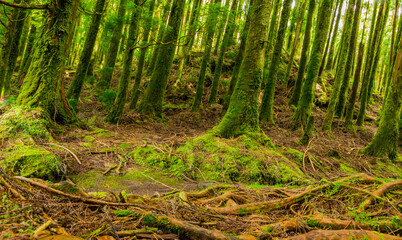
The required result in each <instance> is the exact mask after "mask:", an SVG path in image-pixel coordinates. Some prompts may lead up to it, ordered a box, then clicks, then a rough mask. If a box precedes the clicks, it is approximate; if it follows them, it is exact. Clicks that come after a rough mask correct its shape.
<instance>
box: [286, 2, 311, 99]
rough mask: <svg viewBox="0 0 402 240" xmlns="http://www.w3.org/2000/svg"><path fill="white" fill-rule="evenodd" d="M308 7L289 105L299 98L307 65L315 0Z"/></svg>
mask: <svg viewBox="0 0 402 240" xmlns="http://www.w3.org/2000/svg"><path fill="white" fill-rule="evenodd" d="M309 1H310V2H309V7H308V13H307V22H306V29H305V33H304V39H303V47H302V52H301V56H300V64H299V70H298V72H297V79H296V82H295V86H294V88H293V92H292V97H291V98H290V100H289V105H294V106H297V105H298V104H297V103H298V102H299V98H300V93H301V89H302V86H303V80H304V72H305V69H306V66H307V58H308V56H307V53H308V50H309V48H310V39H311V27H312V25H313V16H314V10H315V0H309Z"/></svg>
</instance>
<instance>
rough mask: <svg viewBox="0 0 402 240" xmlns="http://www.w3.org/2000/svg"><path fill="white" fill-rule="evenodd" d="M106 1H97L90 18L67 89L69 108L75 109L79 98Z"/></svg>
mask: <svg viewBox="0 0 402 240" xmlns="http://www.w3.org/2000/svg"><path fill="white" fill-rule="evenodd" d="M105 2H106V0H97V1H96V4H95V8H94V14H93V15H92V18H91V24H90V25H89V29H88V32H87V37H86V39H85V43H84V48H83V50H82V52H81V57H80V62H79V64H78V68H77V72H76V73H75V75H74V78H73V80H72V82H71V84H70V86H69V87H68V90H67V94H66V96H67V98H68V99H69V101H70V104H71V106H72V107H73V108H74V109H76V108H77V105H78V98H79V97H80V94H81V90H82V86H83V84H84V81H85V77H86V73H87V69H88V66H89V63H90V61H91V57H92V52H93V49H94V46H95V41H96V37H97V35H98V30H99V25H100V21H101V19H102V15H103V8H104V6H105Z"/></svg>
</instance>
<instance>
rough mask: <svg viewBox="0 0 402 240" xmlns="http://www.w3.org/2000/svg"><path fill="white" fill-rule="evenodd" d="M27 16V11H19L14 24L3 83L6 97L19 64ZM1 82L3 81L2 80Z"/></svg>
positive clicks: (2, 93)
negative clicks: (21, 41) (17, 63)
mask: <svg viewBox="0 0 402 240" xmlns="http://www.w3.org/2000/svg"><path fill="white" fill-rule="evenodd" d="M26 16H27V11H26V10H18V14H17V19H16V21H15V23H14V24H13V28H14V30H13V36H12V41H11V45H10V49H9V51H10V52H9V55H8V59H7V63H6V64H7V67H6V72H5V75H4V81H3V83H4V84H3V90H2V92H1V96H4V94H5V93H9V91H10V85H11V80H12V79H11V78H12V76H13V73H14V69H15V65H16V62H17V58H18V52H19V51H18V50H19V48H20V40H21V35H22V30H23V29H24V25H25V18H26ZM0 82H1V80H0Z"/></svg>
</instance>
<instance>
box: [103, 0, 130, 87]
mask: <svg viewBox="0 0 402 240" xmlns="http://www.w3.org/2000/svg"><path fill="white" fill-rule="evenodd" d="M126 2H127V0H120V4H119V10H118V12H117V18H116V25H115V27H114V29H113V34H112V38H111V39H110V44H109V48H108V52H107V55H106V59H105V66H104V67H103V68H102V71H101V77H100V79H99V81H98V83H97V86H96V89H97V91H98V92H99V93H101V92H103V91H105V90H106V89H109V88H110V82H111V81H112V76H113V72H114V67H115V65H116V59H117V54H118V52H119V51H118V50H119V45H120V39H121V37H122V30H123V25H124V16H125V15H126Z"/></svg>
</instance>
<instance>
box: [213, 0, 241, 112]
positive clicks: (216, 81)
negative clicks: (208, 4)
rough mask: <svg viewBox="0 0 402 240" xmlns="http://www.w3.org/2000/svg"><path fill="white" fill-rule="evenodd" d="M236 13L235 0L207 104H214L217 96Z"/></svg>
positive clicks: (235, 0)
mask: <svg viewBox="0 0 402 240" xmlns="http://www.w3.org/2000/svg"><path fill="white" fill-rule="evenodd" d="M227 1H228V0H227ZM236 11H237V0H233V2H232V7H231V9H230V14H229V19H228V23H227V25H226V29H225V34H224V35H223V40H222V44H221V47H220V50H219V56H218V60H217V63H216V66H215V72H214V79H213V81H212V87H211V92H210V94H209V99H208V104H212V103H216V99H217V96H218V88H219V79H220V77H221V73H222V64H223V60H224V57H225V52H226V48H227V47H229V44H230V41H231V39H232V37H233V32H234V27H235V23H234V21H235V17H236Z"/></svg>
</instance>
